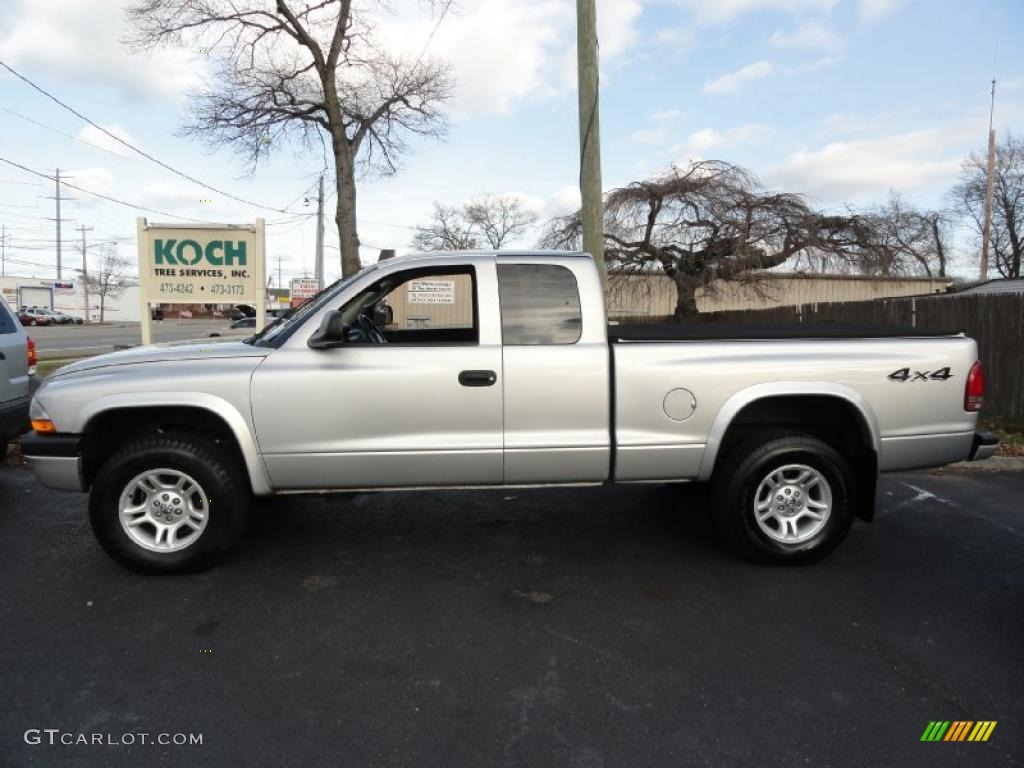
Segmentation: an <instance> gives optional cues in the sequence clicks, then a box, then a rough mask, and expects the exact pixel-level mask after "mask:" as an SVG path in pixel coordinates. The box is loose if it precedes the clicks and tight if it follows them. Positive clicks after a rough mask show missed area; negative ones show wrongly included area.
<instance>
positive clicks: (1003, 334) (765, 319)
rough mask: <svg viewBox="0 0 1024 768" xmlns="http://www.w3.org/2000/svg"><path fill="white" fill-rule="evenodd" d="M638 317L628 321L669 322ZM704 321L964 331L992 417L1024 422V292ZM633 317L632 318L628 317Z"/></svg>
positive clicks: (716, 316) (721, 315)
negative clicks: (973, 344)
mask: <svg viewBox="0 0 1024 768" xmlns="http://www.w3.org/2000/svg"><path fill="white" fill-rule="evenodd" d="M666 321H671V318H663V317H643V318H640V317H637V318H630V319H629V321H628V322H666ZM698 321H699V322H710V323H713V322H751V323H792V322H794V321H795V322H812V321H824V322H842V323H862V324H868V325H903V326H912V327H916V328H934V329H937V330H953V331H964V332H966V333H967V335H968V336H971V337H972V338H974V339H976V340H977V342H978V351H979V356H980V357H981V361H982V364H983V365H984V366H985V408H984V413H985V415H987V416H998V417H1000V418H1003V419H1007V420H1010V421H1014V422H1021V421H1024V296H1021V295H1014V294H989V295H984V294H981V295H963V296H961V295H955V294H954V295H945V296H924V297H918V298H900V299H876V300H875V301H857V302H846V303H835V304H804V305H800V306H795V307H776V308H773V309H762V310H742V311H731V312H712V313H708V314H703V315H701V316H700V317H699V319H698ZM623 322H627V321H625V320H624V321H623Z"/></svg>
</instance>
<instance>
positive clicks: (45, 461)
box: [21, 433, 85, 491]
mask: <svg viewBox="0 0 1024 768" xmlns="http://www.w3.org/2000/svg"><path fill="white" fill-rule="evenodd" d="M81 445H82V437H81V435H37V434H35V433H32V434H30V435H26V436H25V437H23V438H22V439H21V455H22V456H24V457H25V459H26V460H27V461H28V464H29V466H30V467H32V471H33V472H35V473H36V478H38V480H39V482H41V483H42V484H43V485H45V486H46V487H47V488H54V489H56V490H58V491H84V490H85V483H84V482H83V481H82V450H81Z"/></svg>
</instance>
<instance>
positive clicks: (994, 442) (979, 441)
mask: <svg viewBox="0 0 1024 768" xmlns="http://www.w3.org/2000/svg"><path fill="white" fill-rule="evenodd" d="M998 447H999V438H998V437H997V436H996V435H994V434H993V433H991V432H975V433H974V443H973V444H972V445H971V455H970V456H968V457H967V460H968V461H981V460H982V459H987V458H988V457H989V456H991V455H992V454H994V453H995V452H996V448H998Z"/></svg>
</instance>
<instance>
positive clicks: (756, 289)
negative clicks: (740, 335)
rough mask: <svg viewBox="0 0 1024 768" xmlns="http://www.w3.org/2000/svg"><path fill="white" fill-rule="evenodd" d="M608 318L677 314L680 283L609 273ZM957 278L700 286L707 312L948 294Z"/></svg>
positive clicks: (836, 278) (778, 277)
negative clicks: (677, 288)
mask: <svg viewBox="0 0 1024 768" xmlns="http://www.w3.org/2000/svg"><path fill="white" fill-rule="evenodd" d="M608 282H609V288H608V316H609V317H610V318H613V319H614V318H618V317H643V316H656V317H657V316H666V315H671V314H672V313H673V312H674V311H675V307H676V287H675V285H674V284H673V283H672V280H671V278H669V277H667V276H665V275H662V274H652V275H637V274H621V273H619V274H615V273H612V274H610V275H609V281H608ZM952 285H953V281H952V280H950V279H949V278H946V277H940V278H932V277H873V276H867V275H815V274H799V273H775V272H773V273H770V274H766V275H765V276H764V278H763V279H760V280H757V281H756V282H752V283H745V282H737V283H731V282H725V281H722V280H718V281H715V282H714V283H712V284H711V286H709V287H708V288H704V289H701V290H698V292H697V309H698V310H699V311H700V312H701V313H706V312H723V311H726V310H742V309H771V308H773V307H787V306H797V305H801V304H803V305H808V304H830V303H835V302H845V301H870V300H871V299H888V298H894V297H897V296H922V295H930V294H936V293H946V292H947V291H948V290H949V288H950V286H952Z"/></svg>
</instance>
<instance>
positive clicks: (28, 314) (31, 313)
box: [18, 307, 53, 326]
mask: <svg viewBox="0 0 1024 768" xmlns="http://www.w3.org/2000/svg"><path fill="white" fill-rule="evenodd" d="M18 320H20V321H21V324H22V325H31V326H36V325H52V324H53V318H51V317H50V316H49V315H48V314H46V313H45V312H43V311H42V310H40V309H37V308H35V307H32V308H28V307H22V308H21V310H19V311H18Z"/></svg>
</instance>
